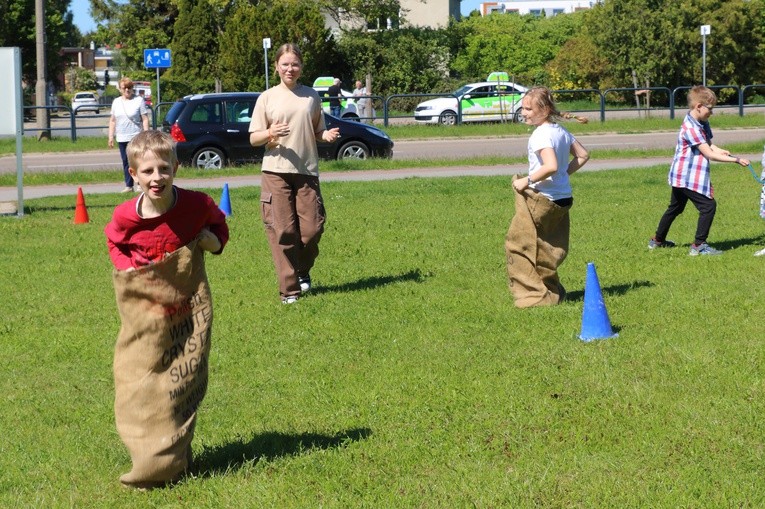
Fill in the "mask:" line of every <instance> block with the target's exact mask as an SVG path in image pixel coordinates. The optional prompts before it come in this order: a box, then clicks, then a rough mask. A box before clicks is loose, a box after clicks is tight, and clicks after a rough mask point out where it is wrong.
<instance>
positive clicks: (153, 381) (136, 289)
mask: <svg viewBox="0 0 765 509" xmlns="http://www.w3.org/2000/svg"><path fill="white" fill-rule="evenodd" d="M127 155H128V160H129V164H130V168H129V171H130V174H131V175H132V177H133V179H134V180H135V181H136V182H137V183H138V184H139V185H140V186H141V191H142V193H141V194H140V195H139V196H138V197H136V198H133V199H132V200H129V201H127V202H125V203H123V204H121V205H118V206H117V207H116V208H115V210H114V216H113V217H112V220H111V222H110V223H109V224H108V225H107V226H106V229H105V233H106V238H107V244H108V246H109V255H110V256H111V259H112V262H113V263H114V267H115V269H116V270H115V271H114V272H113V274H112V279H113V282H114V289H115V294H116V297H117V308H118V310H119V314H120V319H121V327H120V331H119V335H118V336H117V342H116V345H115V349H114V367H113V369H114V386H115V399H114V412H115V422H116V425H117V431H118V432H119V435H120V438H121V439H122V441H123V443H124V444H125V446H126V447H127V449H128V451H129V452H130V457H131V460H132V469H131V471H130V472H127V473H125V474H123V475H122V476H120V482H121V483H122V484H123V485H124V486H127V487H132V488H138V489H151V488H155V487H159V486H164V485H166V484H168V483H172V482H175V481H177V480H178V479H179V478H180V477H181V476H183V475H184V473H185V472H187V471H188V469H189V467H190V465H191V459H192V458H191V441H192V439H193V437H194V429H195V425H196V417H197V409H198V408H199V405H200V403H201V402H202V399H203V398H204V396H205V394H206V391H207V381H208V365H209V358H210V344H211V337H212V319H213V308H212V297H211V294H210V286H209V282H208V280H207V273H206V271H205V258H204V252H205V251H209V252H211V253H213V254H219V253H221V252H222V251H223V248H224V246H225V245H226V242H227V241H228V226H227V225H226V219H225V215H224V214H223V212H221V211H220V209H219V208H218V207H217V206H216V205H215V202H213V200H212V198H210V197H209V196H208V195H206V194H204V193H200V192H197V191H189V190H185V189H180V188H178V187H175V186H173V178H174V177H175V174H176V172H177V170H178V159H177V157H176V154H175V145H174V143H173V141H172V139H171V138H170V137H169V136H168V135H167V134H165V133H162V132H160V131H143V132H141V133H140V134H138V135H136V136H135V137H134V138H133V139H132V141H131V142H130V143H129V144H128V146H127Z"/></svg>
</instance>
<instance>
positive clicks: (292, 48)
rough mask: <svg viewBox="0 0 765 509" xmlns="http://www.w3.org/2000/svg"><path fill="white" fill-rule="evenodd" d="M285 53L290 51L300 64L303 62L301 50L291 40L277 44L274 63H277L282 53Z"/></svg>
mask: <svg viewBox="0 0 765 509" xmlns="http://www.w3.org/2000/svg"><path fill="white" fill-rule="evenodd" d="M285 53H292V54H293V55H295V56H296V57H297V59H298V60H300V64H301V65H302V63H303V52H302V51H300V48H299V47H298V45H297V44H293V43H291V42H288V43H286V44H282V45H281V46H279V49H278V50H276V58H274V64H278V63H279V59H280V58H281V57H282V55H284V54H285Z"/></svg>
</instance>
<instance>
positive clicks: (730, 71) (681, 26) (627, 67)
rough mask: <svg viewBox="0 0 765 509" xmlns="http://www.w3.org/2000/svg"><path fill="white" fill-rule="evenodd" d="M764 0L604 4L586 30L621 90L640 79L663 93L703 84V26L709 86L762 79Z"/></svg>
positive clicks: (613, 0) (654, 0) (644, 0)
mask: <svg viewBox="0 0 765 509" xmlns="http://www.w3.org/2000/svg"><path fill="white" fill-rule="evenodd" d="M764 13H765V10H764V3H763V1H762V0H751V1H744V0H618V1H617V0H606V1H605V2H604V3H603V4H601V5H597V6H595V7H594V8H593V9H592V11H591V13H590V15H588V16H587V20H586V29H587V32H588V33H589V34H590V37H591V38H592V40H593V42H594V43H595V45H596V46H597V48H598V51H599V52H600V54H601V55H603V57H604V58H605V59H606V60H607V61H608V62H609V67H610V71H609V72H610V74H611V76H612V78H613V80H614V81H615V82H616V83H618V84H619V86H623V87H625V86H632V77H631V74H632V71H633V70H634V71H635V72H636V73H637V75H638V76H639V77H640V78H641V79H645V78H647V79H650V81H651V83H656V84H660V85H662V86H667V87H676V86H680V85H689V84H692V83H699V82H701V78H702V76H701V69H702V63H701V34H700V31H699V27H700V25H702V24H710V25H712V30H713V37H709V38H707V44H708V45H707V51H708V62H707V81H708V83H724V84H728V83H746V82H748V83H751V82H752V80H758V79H761V77H762V75H763V70H762V66H761V65H759V64H757V59H758V58H761V47H762V44H763V27H762V18H763V14H764Z"/></svg>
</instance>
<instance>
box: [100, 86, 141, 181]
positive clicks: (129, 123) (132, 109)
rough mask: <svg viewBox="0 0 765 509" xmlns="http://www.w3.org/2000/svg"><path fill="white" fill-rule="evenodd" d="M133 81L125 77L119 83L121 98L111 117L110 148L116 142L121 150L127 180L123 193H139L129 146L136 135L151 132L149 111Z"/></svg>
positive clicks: (116, 100) (115, 105)
mask: <svg viewBox="0 0 765 509" xmlns="http://www.w3.org/2000/svg"><path fill="white" fill-rule="evenodd" d="M134 88H135V85H134V83H133V80H131V79H130V78H127V77H123V78H122V79H121V80H120V82H119V89H120V96H119V97H117V98H116V99H114V101H113V102H112V114H111V116H110V117H109V141H108V143H109V148H114V140H115V139H116V140H117V145H118V146H119V149H120V157H121V158H122V176H123V178H124V179H125V188H124V189H123V190H122V191H121V192H123V193H131V192H133V190H136V191H138V189H136V187H137V186H135V182H134V181H133V177H132V176H131V175H130V171H129V170H128V168H129V166H130V165H129V163H128V157H127V145H128V143H129V142H130V140H132V139H133V138H134V137H135V135H136V134H138V133H140V132H141V131H148V130H149V109H148V108H147V107H146V103H145V102H144V100H143V98H142V97H140V96H136V95H135V93H134Z"/></svg>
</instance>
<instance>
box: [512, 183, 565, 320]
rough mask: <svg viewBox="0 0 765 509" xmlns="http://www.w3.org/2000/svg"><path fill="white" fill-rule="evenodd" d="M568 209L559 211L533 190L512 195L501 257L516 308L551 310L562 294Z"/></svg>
mask: <svg viewBox="0 0 765 509" xmlns="http://www.w3.org/2000/svg"><path fill="white" fill-rule="evenodd" d="M516 178H518V177H517V176H514V177H513V180H516ZM570 208H571V207H559V206H558V205H556V204H555V203H553V202H551V201H550V200H548V199H547V198H545V197H544V196H542V195H541V194H540V193H538V192H536V191H534V190H533V189H525V190H524V191H523V192H522V193H518V192H516V193H515V215H514V216H513V219H512V221H510V228H509V229H508V231H507V236H506V237H505V254H506V255H507V274H508V276H509V285H510V292H511V293H512V294H513V298H514V299H515V306H516V307H519V308H527V307H532V306H552V305H555V304H558V303H559V302H560V300H561V299H562V297H563V295H564V294H565V290H564V289H563V286H562V285H561V284H560V279H559V278H558V267H559V266H560V264H561V263H563V260H565V259H566V255H567V254H568V239H569V228H570V226H569V215H568V211H569V209H570Z"/></svg>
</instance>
